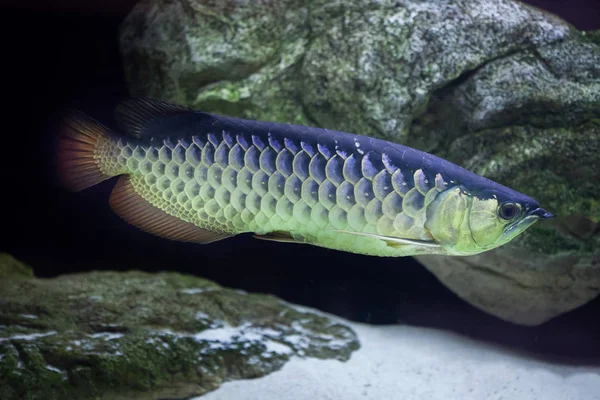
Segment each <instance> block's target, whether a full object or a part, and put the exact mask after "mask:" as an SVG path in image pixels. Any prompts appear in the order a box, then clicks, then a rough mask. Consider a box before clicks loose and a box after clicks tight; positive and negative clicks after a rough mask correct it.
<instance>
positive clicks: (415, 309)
mask: <svg viewBox="0 0 600 400" xmlns="http://www.w3.org/2000/svg"><path fill="white" fill-rule="evenodd" d="M3 3H4V4H5V7H2V9H1V12H0V29H1V34H2V38H3V42H4V46H3V48H2V53H3V57H2V60H3V62H2V64H3V69H6V71H5V72H4V73H3V74H2V77H3V83H4V85H3V86H4V87H6V88H8V90H5V91H3V92H4V98H5V102H6V103H7V104H10V106H8V107H7V106H5V107H4V113H3V116H4V127H3V129H2V130H3V136H2V139H3V142H2V143H3V144H2V157H1V159H2V164H3V165H2V168H1V170H0V171H1V172H0V173H1V178H2V182H3V185H2V186H0V187H1V188H2V189H1V193H2V195H3V196H2V197H3V200H4V201H3V202H2V203H3V204H4V205H3V207H2V210H3V211H2V220H1V221H2V227H3V233H4V235H3V236H4V239H3V240H2V241H0V251H6V252H8V253H10V254H12V255H13V256H15V257H16V258H18V259H20V260H22V261H24V262H26V263H29V264H30V265H32V266H33V267H34V269H35V272H36V274H37V275H38V276H45V277H50V276H55V275H58V274H61V273H68V272H80V271H87V270H92V269H117V270H125V269H143V270H146V271H158V270H163V269H169V270H176V271H180V272H185V273H190V274H196V275H200V276H203V277H207V278H209V279H212V280H215V281H216V282H218V283H219V284H222V285H225V286H230V287H235V288H240V289H244V290H247V291H252V292H267V293H272V294H275V295H277V296H279V297H281V298H283V299H285V300H288V301H291V302H294V303H298V304H302V305H307V306H311V307H316V308H318V309H321V310H324V311H327V312H330V313H334V314H337V315H340V316H342V317H345V318H349V319H351V320H355V321H359V322H369V323H375V324H390V323H397V322H401V323H407V324H411V325H417V326H430V327H436V328H443V329H449V330H453V331H456V332H460V333H463V334H466V335H469V336H473V337H477V338H480V339H483V340H489V341H493V342H497V343H501V344H505V345H508V346H511V347H514V348H522V349H526V350H530V351H535V352H539V353H541V354H544V355H545V356H560V357H566V359H568V360H572V361H573V362H579V361H583V360H585V361H586V362H587V361H589V362H595V363H600V328H598V327H597V326H596V322H597V315H598V311H599V310H600V299H596V300H595V301H592V302H591V303H588V304H587V305H585V306H583V307H581V308H579V309H577V310H574V311H572V312H570V313H567V314H565V315H563V316H561V317H558V318H556V319H554V320H552V321H550V322H549V323H546V324H544V325H542V326H539V327H534V328H526V327H520V326H515V325H512V324H509V323H505V322H503V321H501V320H498V319H497V318H494V317H491V316H489V315H486V314H484V313H483V312H481V311H479V310H477V309H475V308H473V307H471V306H470V305H468V304H466V303H465V302H463V301H462V300H460V299H459V298H458V297H456V296H455V295H454V294H453V293H451V292H450V291H449V290H448V289H446V288H445V287H444V286H442V285H441V284H440V283H439V282H438V281H437V280H436V279H435V278H434V277H433V275H431V274H430V273H429V272H428V271H426V270H425V268H423V267H421V266H420V265H419V264H418V263H416V262H415V261H414V260H413V259H412V258H402V259H386V258H374V257H366V256H359V255H353V254H346V253H341V252H336V251H332V250H327V249H320V248H317V247H309V246H302V245H290V244H278V243H267V242H263V241H258V240H255V239H252V238H250V237H249V236H247V235H242V236H238V237H235V238H232V239H228V240H225V241H221V242H217V243H214V244H211V245H207V246H200V245H194V244H182V243H175V242H170V241H166V240H162V239H159V238H155V237H153V236H150V235H147V234H144V233H141V232H139V231H138V230H137V229H136V228H133V227H131V226H129V225H127V224H125V223H124V222H123V221H122V220H121V219H120V218H119V217H117V216H116V215H115V214H114V213H113V212H112V211H111V210H110V208H109V207H108V196H109V194H110V191H111V189H112V186H113V185H114V183H115V180H116V179H111V180H109V181H106V182H104V183H102V184H100V185H98V186H96V187H93V188H90V189H88V190H86V191H84V192H80V193H76V194H71V193H67V192H65V191H63V190H61V189H60V188H58V187H57V186H56V184H55V183H54V177H53V170H52V159H51V156H52V152H51V151H52V141H51V134H52V130H53V128H54V125H55V123H56V119H57V114H58V112H59V111H60V110H63V109H64V108H65V107H69V106H74V107H77V108H80V109H82V110H84V111H86V112H88V113H90V114H91V115H93V116H94V117H95V118H97V119H99V120H101V121H103V122H105V123H106V124H107V125H109V126H114V121H113V119H112V118H113V117H112V110H113V108H114V105H115V103H116V102H117V101H118V100H119V99H120V98H122V97H123V96H126V95H127V90H126V87H125V82H124V78H123V75H122V70H121V68H122V66H121V60H120V57H119V52H118V28H119V24H120V22H121V21H122V19H123V18H124V17H125V16H126V14H127V12H128V11H129V10H130V9H131V7H132V6H133V4H134V2H133V1H130V0H127V1H111V2H108V1H106V2H101V1H87V2H77V1H74V0H72V1H62V2H60V5H58V3H59V2H58V1H57V2H56V3H57V4H53V3H52V2H49V1H46V2H43V1H37V2H36V1H33V2H32V1H30V2H27V3H26V4H25V3H22V2H17V1H15V0H10V1H8V2H3ZM21 3H22V4H21ZM527 3H529V4H532V5H535V6H538V7H540V8H543V9H546V10H548V11H551V12H554V13H556V14H558V15H560V16H561V17H563V18H564V19H566V20H567V21H568V22H570V23H572V24H574V25H575V26H576V27H577V28H579V29H584V30H592V29H600V2H593V1H589V2H586V1H583V0H577V1H568V2H566V1H550V0H545V1H542V0H530V1H528V2H527Z"/></svg>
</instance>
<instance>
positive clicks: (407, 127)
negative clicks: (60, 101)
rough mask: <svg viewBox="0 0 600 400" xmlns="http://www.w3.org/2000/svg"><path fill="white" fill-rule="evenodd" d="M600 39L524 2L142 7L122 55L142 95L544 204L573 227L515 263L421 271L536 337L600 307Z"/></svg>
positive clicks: (492, 258)
mask: <svg viewBox="0 0 600 400" xmlns="http://www.w3.org/2000/svg"><path fill="white" fill-rule="evenodd" d="M598 37H599V36H598V32H597V31H596V32H585V33H583V32H579V31H577V30H576V29H574V28H573V27H571V26H570V25H568V24H567V23H565V22H564V21H562V20H561V19H559V18H558V17H556V16H554V15H552V14H549V13H546V12H543V11H541V10H538V9H536V8H533V7H529V6H527V5H524V4H522V3H520V2H516V1H511V0H501V1H496V0H494V1H491V0H459V1H434V0H429V1H427V0H426V1H417V0H403V1H391V0H387V1H386V0H384V1H375V0H373V1H371V0H367V1H362V0H361V1H358V0H354V1H343V2H342V1H337V0H312V1H309V2H305V1H300V0H283V1H279V2H274V1H268V0H263V1H261V2H259V3H257V2H251V1H247V0H243V1H239V0H236V1H225V2H213V1H208V0H180V1H177V2H172V1H152V2H150V1H142V2H140V3H138V5H137V6H136V7H135V8H134V9H133V10H132V12H131V13H130V15H129V16H128V18H127V19H126V20H125V22H124V23H123V25H122V29H121V38H120V43H121V51H122V54H123V60H124V66H125V70H126V75H127V80H128V82H129V87H130V91H131V93H132V94H134V95H145V96H151V97H155V98H159V99H162V100H166V101H171V102H176V103H180V104H185V105H188V106H192V107H196V108H202V109H205V110H207V111H212V112H219V113H223V114H227V115H233V116H240V117H244V118H251V119H262V120H272V121H281V122H288V123H300V124H308V125H315V126H321V127H326V128H333V129H338V130H346V131H350V132H354V133H361V134H366V135H369V136H374V137H381V138H384V139H387V140H393V141H397V142H402V143H406V144H408V145H410V146H413V147H416V148H419V149H422V150H426V151H429V152H432V153H434V154H436V155H440V156H442V157H445V158H447V159H449V160H451V161H453V162H456V163H458V164H460V165H462V166H465V167H466V168H469V169H471V170H473V171H475V172H477V173H480V174H482V175H485V176H487V177H490V178H492V179H495V180H497V181H499V182H500V183H503V184H505V185H507V186H510V187H513V188H515V189H517V190H520V191H523V192H525V193H527V194H529V195H531V196H532V197H534V198H537V199H539V200H540V201H541V202H542V204H543V205H544V206H545V207H546V208H547V209H549V210H550V211H552V212H553V213H556V214H557V215H558V216H559V218H558V219H557V220H556V221H554V222H552V223H546V222H545V223H541V224H538V225H536V226H535V227H534V228H532V229H530V230H528V231H527V232H525V234H523V235H521V237H519V240H515V241H513V242H511V243H510V244H508V245H506V246H505V247H503V248H502V249H498V250H497V251H494V252H490V253H486V254H485V255H481V256H476V257H470V258H469V257H467V258H460V259H459V258H441V257H419V258H418V259H419V261H420V262H421V263H423V264H424V265H425V266H426V267H427V268H429V269H430V270H431V271H432V272H433V273H434V274H435V275H436V276H437V277H438V278H439V279H440V281H441V282H443V283H444V284H445V285H447V286H448V287H450V288H451V289H452V290H453V291H455V292H456V293H457V294H458V295H459V296H461V297H462V298H463V299H465V300H466V301H468V302H470V303H471V304H473V305H475V306H477V307H479V308H481V309H483V310H485V311H487V312H489V313H491V314H493V315H496V316H498V317H499V318H502V319H505V320H508V321H512V322H515V323H518V324H525V325H535V324H540V323H542V322H544V321H547V320H548V319H550V318H552V317H555V316H557V315H560V314H561V313H564V312H566V311H568V310H571V309H573V308H575V307H577V306H579V305H581V304H584V303H585V302H587V301H589V300H590V299H591V298H593V297H595V296H597V294H598V293H599V292H600V285H599V284H598V281H599V280H600V270H599V268H600V267H599V266H598V258H599V257H600V253H599V251H598V250H597V249H598V248H599V246H598V242H599V241H600V229H599V225H598V223H600V203H598V200H597V199H598V198H600V187H599V186H598V185H596V184H595V182H597V181H598V178H599V175H600V168H599V166H600V165H599V163H600V159H599V158H598V156H597V154H598V149H599V147H600V144H599V143H600V140H599V125H598V120H599V118H600V109H599V108H598V103H599V101H600V45H599V43H600V40H598ZM442 265H445V266H444V268H442V267H441V266H442ZM459 271H461V272H459ZM464 281H468V282H469V285H468V286H467V285H465V284H464V283H463V282H464ZM478 288H479V289H478ZM490 288H494V290H489V289H490ZM477 289H478V290H477Z"/></svg>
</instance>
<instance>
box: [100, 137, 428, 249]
mask: <svg viewBox="0 0 600 400" xmlns="http://www.w3.org/2000/svg"><path fill="white" fill-rule="evenodd" d="M329 139H333V141H332V140H327V143H320V142H319V141H318V140H317V141H316V142H313V143H310V142H308V141H298V140H294V139H292V138H289V137H285V136H283V137H282V136H277V137H276V136H275V135H272V134H269V133H267V135H266V137H261V136H259V135H248V134H237V135H233V134H232V133H230V132H227V131H221V132H211V133H209V134H206V135H202V136H200V135H198V136H193V137H192V138H191V140H184V139H181V138H180V139H177V138H173V137H167V138H163V139H162V140H161V141H155V143H154V144H152V145H148V144H147V143H143V141H140V140H139V139H135V138H125V139H123V138H121V139H119V140H118V141H116V142H115V143H114V145H113V146H110V145H107V146H106V149H105V150H104V151H106V152H108V153H107V154H102V153H101V154H100V156H101V157H103V158H104V157H108V158H109V159H111V160H113V165H111V166H110V168H111V169H118V170H119V172H121V173H127V174H130V175H131V177H132V184H133V186H134V187H135V189H136V191H137V192H138V193H139V194H141V195H142V196H143V197H144V198H145V199H146V200H147V201H149V202H150V203H151V204H153V205H155V206H156V207H158V208H160V209H161V210H163V211H165V212H167V213H169V214H171V215H174V216H176V217H178V218H180V219H182V220H184V221H187V222H191V223H193V224H195V225H197V226H199V227H201V228H205V229H208V230H211V231H215V232H222V233H229V234H238V233H244V232H255V233H259V234H260V233H268V232H271V231H292V235H293V236H294V237H298V238H299V239H300V240H301V241H305V242H308V243H313V244H316V242H320V241H322V240H325V242H326V244H327V243H329V244H330V245H331V246H332V247H335V248H342V249H346V247H347V246H356V245H357V244H358V243H357V242H360V243H363V247H368V246H371V245H372V243H368V244H364V242H365V241H364V239H361V240H360V241H357V240H356V239H357V237H353V236H343V235H342V236H341V237H342V238H343V239H344V240H339V239H336V237H338V236H339V235H338V234H335V231H337V230H348V231H352V232H361V233H376V234H379V235H385V236H398V237H404V238H409V239H419V240H431V235H430V234H429V232H428V231H427V229H425V227H424V224H425V222H426V217H425V213H424V212H422V213H421V214H420V215H419V211H421V210H423V211H424V208H425V207H426V206H427V205H428V204H429V203H430V202H431V201H433V200H434V199H435V196H436V194H437V193H439V191H438V190H436V187H435V185H434V183H435V176H434V177H433V178H431V177H428V176H427V174H426V172H424V171H423V169H418V170H416V171H413V170H409V169H408V168H404V169H403V168H395V170H393V171H390V170H389V164H390V163H389V161H388V162H387V164H388V169H386V167H385V164H386V163H385V162H384V159H386V158H389V157H390V155H389V154H385V153H379V152H376V151H374V150H372V149H369V146H368V143H366V144H362V145H360V144H358V143H356V144H355V145H354V146H352V147H351V148H348V146H346V147H342V146H340V145H333V146H332V143H335V142H336V140H335V136H334V137H333V138H329ZM115 161H116V162H115ZM115 163H116V165H114V164H115ZM438 180H439V179H438ZM415 183H416V184H418V186H415ZM426 198H427V202H426V201H425V199H426ZM336 240H337V242H340V243H337V242H336ZM332 242H336V243H332Z"/></svg>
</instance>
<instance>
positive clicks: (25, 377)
mask: <svg viewBox="0 0 600 400" xmlns="http://www.w3.org/2000/svg"><path fill="white" fill-rule="evenodd" d="M0 259H1V260H2V262H1V263H0V267H1V270H2V271H3V277H2V280H0V398H1V399H3V400H12V399H40V398H43V399H47V400H52V399H92V398H93V399H111V400H120V399H134V400H142V399H148V400H150V399H152V400H154V399H157V398H173V399H174V398H189V397H193V396H198V395H202V394H204V393H206V392H208V391H211V390H214V389H216V388H217V387H219V386H220V384H221V383H222V382H225V381H228V380H234V379H248V378H255V377H260V376H264V375H266V374H269V373H271V372H273V371H275V370H278V369H280V368H281V367H282V366H283V365H284V364H285V363H286V361H288V360H289V359H290V357H293V356H294V357H315V358H320V359H338V360H342V361H346V360H348V359H349V357H350V354H351V353H352V352H353V351H354V350H356V349H358V347H359V344H358V341H357V339H356V336H355V334H354V332H353V331H352V330H351V329H350V328H347V327H345V326H343V325H341V324H339V323H336V322H334V321H332V320H331V319H329V318H328V317H326V316H324V315H322V314H318V313H317V312H313V311H311V310H307V309H302V308H298V307H294V306H292V305H290V304H287V303H284V302H283V301H281V300H279V299H277V298H275V297H272V296H267V295H259V294H247V293H244V292H240V291H236V290H231V289H226V288H223V287H220V286H218V285H216V284H215V283H213V282H210V281H207V280H205V279H201V278H196V277H191V276H186V275H181V274H176V273H158V274H149V273H144V272H139V271H129V272H123V273H117V272H90V273H81V274H73V275H64V276H60V277H57V278H53V279H38V278H34V277H24V276H23V273H22V271H24V270H25V271H27V270H28V271H29V274H31V270H30V269H29V268H28V267H27V266H24V265H22V264H20V263H18V262H16V261H15V260H13V259H11V258H10V257H8V256H6V255H2V257H0ZM6 260H8V262H7V263H5V261H6ZM11 270H12V271H14V274H13V273H10V272H9V271H11Z"/></svg>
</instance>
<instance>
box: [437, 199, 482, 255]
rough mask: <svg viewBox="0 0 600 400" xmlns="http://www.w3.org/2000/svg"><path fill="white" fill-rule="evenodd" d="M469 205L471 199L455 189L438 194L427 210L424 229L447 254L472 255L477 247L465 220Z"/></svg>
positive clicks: (467, 221)
mask: <svg viewBox="0 0 600 400" xmlns="http://www.w3.org/2000/svg"><path fill="white" fill-rule="evenodd" d="M470 203H471V198H470V197H469V196H468V195H466V194H465V193H464V192H463V191H462V190H461V189H460V188H458V187H456V188H453V189H448V190H446V191H444V192H442V193H440V194H439V195H438V196H437V197H436V199H435V200H434V201H433V202H432V203H431V204H430V205H429V207H428V208H427V222H426V223H425V228H427V229H428V230H429V232H430V233H431V235H432V236H433V238H434V239H435V241H436V242H437V243H438V244H439V245H440V246H442V247H443V248H444V249H445V250H446V251H447V252H448V253H449V254H454V255H463V254H473V253H474V250H475V248H476V247H477V246H476V245H475V243H473V238H472V237H471V230H470V229H469V219H468V218H467V216H468V211H469V205H470ZM475 252H476V251H475Z"/></svg>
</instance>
